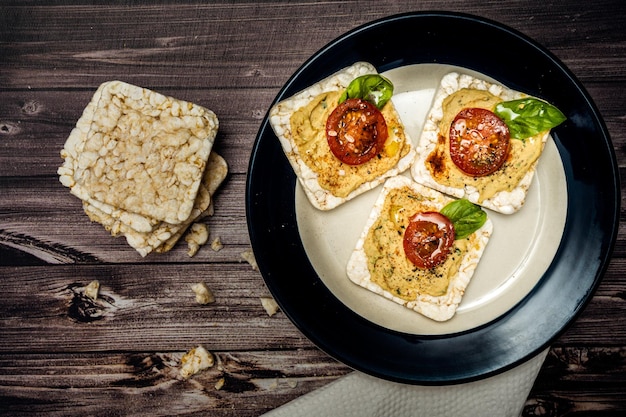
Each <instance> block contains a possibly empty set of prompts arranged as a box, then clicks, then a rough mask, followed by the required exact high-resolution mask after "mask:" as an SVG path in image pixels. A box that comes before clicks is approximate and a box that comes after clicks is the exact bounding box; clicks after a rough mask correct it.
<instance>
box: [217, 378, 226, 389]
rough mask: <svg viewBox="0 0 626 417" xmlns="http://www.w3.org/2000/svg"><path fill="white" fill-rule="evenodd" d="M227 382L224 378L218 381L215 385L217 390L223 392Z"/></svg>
mask: <svg viewBox="0 0 626 417" xmlns="http://www.w3.org/2000/svg"><path fill="white" fill-rule="evenodd" d="M225 382H226V380H225V379H224V378H220V379H218V380H217V382H216V383H215V389H216V390H218V391H219V390H221V389H222V387H223V386H224V383H225Z"/></svg>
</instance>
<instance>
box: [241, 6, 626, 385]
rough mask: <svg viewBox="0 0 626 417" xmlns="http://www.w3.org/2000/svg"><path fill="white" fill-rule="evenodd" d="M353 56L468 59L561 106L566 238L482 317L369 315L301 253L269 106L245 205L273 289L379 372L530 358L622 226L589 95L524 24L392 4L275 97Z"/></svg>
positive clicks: (594, 282) (436, 376) (327, 337)
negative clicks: (455, 326) (525, 288)
mask: <svg viewBox="0 0 626 417" xmlns="http://www.w3.org/2000/svg"><path fill="white" fill-rule="evenodd" d="M451 28H454V30H451ZM459 33H463V34H466V35H467V36H471V38H472V41H471V44H472V45H481V50H482V51H497V53H493V54H487V53H480V54H477V53H476V51H474V50H472V49H471V48H468V46H467V45H468V44H467V43H466V42H459V38H458V35H457V34H459ZM356 61H368V62H370V63H372V64H373V65H375V66H376V68H377V69H378V70H379V72H383V71H387V70H389V69H392V68H396V67H400V66H404V65H409V64H419V63H439V64H452V65H457V66H461V67H466V68H470V69H473V70H476V71H479V72H482V73H484V74H486V75H488V76H490V77H493V78H495V79H497V80H499V81H501V82H502V83H504V84H505V85H508V86H509V87H511V88H513V89H517V90H520V91H525V92H527V93H529V94H531V95H535V96H538V97H543V98H545V99H547V100H548V101H550V102H552V103H553V104H555V105H556V106H557V107H558V108H560V109H561V110H562V111H563V112H564V113H565V115H566V116H567V117H568V120H567V121H566V122H565V123H564V124H563V125H561V126H559V127H558V128H557V129H555V130H554V131H553V138H554V140H555V142H556V145H557V148H558V150H559V153H560V154H561V158H562V160H563V165H564V169H565V175H566V179H567V195H568V212H567V219H566V224H565V230H564V233H563V238H562V241H561V245H560V246H559V249H558V252H557V254H556V256H555V258H554V260H553V262H552V264H551V266H550V267H549V269H548V270H547V272H546V273H545V274H544V276H543V277H542V278H541V280H540V281H539V283H538V284H537V285H536V287H535V288H534V289H533V290H532V291H531V292H530V294H529V295H528V296H527V297H525V298H524V299H523V300H522V301H521V302H520V303H519V304H518V305H516V306H515V307H513V308H512V309H511V310H510V311H508V312H507V313H506V314H504V315H502V316H501V317H499V318H498V319H497V320H495V321H493V322H491V323H489V324H487V325H485V326H482V327H480V328H476V329H472V330H469V331H467V332H462V333H455V334H450V335H444V336H418V335H412V334H403V333H399V332H396V331H391V330H389V329H386V328H383V327H381V326H378V325H376V324H373V323H371V322H369V321H367V320H366V319H364V318H362V317H361V316H359V315H357V314H356V313H354V312H353V311H352V310H350V309H349V308H347V307H346V306H345V305H344V304H343V303H342V302H340V301H339V300H338V299H337V298H336V297H335V296H334V295H333V294H332V293H331V292H330V291H329V290H328V288H327V287H326V286H325V285H324V284H323V283H322V281H321V280H320V279H319V277H318V276H317V274H316V272H315V270H314V269H313V266H312V265H311V263H310V261H309V259H308V258H307V254H306V252H305V250H304V249H303V246H302V242H301V240H300V235H299V233H298V225H297V224H296V213H295V197H294V192H295V182H296V178H295V175H294V173H293V171H292V169H291V167H290V165H289V164H288V162H287V159H286V157H285V156H284V153H283V151H282V148H281V146H280V143H279V141H278V139H277V138H276V136H275V135H274V133H273V131H272V129H271V127H270V125H269V123H268V119H267V117H266V118H265V120H264V121H263V123H262V125H261V128H260V130H259V133H258V136H257V138H256V142H255V145H254V149H253V152H252V157H251V160H250V165H249V170H248V178H247V186H246V187H247V188H246V210H247V217H248V229H249V232H250V239H251V242H252V247H253V249H254V253H255V255H256V259H257V262H258V265H259V269H260V271H261V274H262V275H263V277H264V279H265V282H266V284H267V286H268V288H269V290H270V291H271V292H272V294H273V296H274V297H275V299H276V300H277V302H278V303H279V305H280V307H281V309H282V310H283V311H284V312H285V313H286V314H287V316H288V317H289V318H290V319H291V320H292V321H293V323H294V324H295V325H296V326H297V327H298V328H299V329H300V331H302V333H303V334H305V335H306V336H307V337H308V338H309V339H310V340H311V341H313V342H314V343H315V344H316V345H317V346H318V347H319V348H321V349H322V350H323V351H325V352H326V353H328V354H329V355H331V356H332V357H334V358H336V359H337V360H339V361H341V362H343V363H345V364H347V365H348V366H350V367H352V368H354V369H357V370H360V371H363V372H365V373H368V374H371V375H374V376H377V377H381V378H385V379H389V380H393V381H399V382H405V383H415V384H451V383H460V382H467V381H471V380H476V379H480V378H484V377H487V376H490V375H493V374H496V373H499V372H502V371H504V370H506V369H509V368H511V367H513V366H515V365H517V364H519V363H521V362H523V361H525V360H527V359H529V358H530V357H531V356H533V355H535V354H536V353H538V352H539V351H541V350H542V349H544V348H546V347H547V346H548V345H549V344H550V343H551V342H552V341H553V340H554V339H555V338H556V337H558V336H559V334H561V332H563V331H564V329H565V328H566V327H567V326H568V324H570V323H571V322H572V321H573V320H574V319H575V317H576V316H577V315H578V314H579V313H580V311H581V310H582V309H583V307H584V306H585V305H586V303H587V302H588V300H589V299H590V298H591V296H592V294H593V293H594V291H595V289H596V287H597V286H598V284H599V282H600V279H601V277H602V275H603V273H604V271H605V269H606V266H607V264H608V260H609V259H610V255H611V253H612V250H613V246H614V242H615V238H616V234H617V226H618V214H619V201H620V199H619V184H618V174H617V163H616V160H615V155H614V151H613V148H612V145H611V140H610V138H609V134H608V131H607V129H606V126H605V124H604V122H603V121H602V119H601V117H600V115H599V113H598V111H597V109H596V107H595V105H594V104H593V102H592V100H591V98H590V97H589V95H588V93H587V92H586V91H585V89H584V88H583V87H582V85H581V84H580V82H578V81H577V80H576V78H575V77H574V76H573V75H572V73H571V72H570V71H569V70H568V69H567V68H566V67H565V66H564V65H563V64H562V63H561V62H560V61H559V60H558V59H556V58H555V57H554V56H553V55H552V54H551V53H549V52H548V51H546V50H545V49H544V48H542V47H541V46H540V45H538V44H537V43H536V42H534V41H533V40H531V39H529V38H527V37H526V36H524V35H522V34H520V33H518V32H516V31H514V30H512V29H510V28H507V27H505V26H502V25H500V24H498V23H495V22H492V21H488V20H484V19H482V18H478V17H475V16H469V15H463V14H452V13H440V12H437V13H410V14H403V15H397V16H392V17H389V18H385V19H381V20H377V21H374V22H372V23H369V24H366V25H364V26H361V27H359V28H357V29H355V30H352V31H350V32H348V33H347V34H345V35H343V36H341V37H340V38H338V39H337V40H335V41H333V42H331V43H330V44H328V45H327V46H326V47H324V48H323V49H321V50H320V51H319V52H317V53H316V54H315V55H313V56H312V57H311V58H310V59H309V60H308V61H307V62H305V63H304V65H302V67H300V68H299V69H298V70H297V71H296V73H295V74H294V75H293V76H292V77H291V78H290V79H289V81H288V82H287V84H286V85H285V86H284V87H283V88H282V89H281V91H280V92H279V94H278V96H277V97H276V99H275V101H274V103H275V102H277V101H279V100H281V99H284V98H287V97H289V96H291V95H293V94H295V93H297V92H298V91H300V90H303V89H305V88H306V87H308V86H310V85H311V84H313V83H315V82H317V81H319V80H320V79H322V78H324V77H326V76H328V75H330V74H332V73H334V72H336V71H338V70H340V69H342V68H344V67H347V66H349V65H351V64H353V63H354V62H356ZM346 279H347V278H346Z"/></svg>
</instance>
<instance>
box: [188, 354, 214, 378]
mask: <svg viewBox="0 0 626 417" xmlns="http://www.w3.org/2000/svg"><path fill="white" fill-rule="evenodd" d="M214 363H215V360H214V358H213V355H212V354H211V353H210V352H209V351H207V350H206V349H205V348H204V347H203V346H198V347H196V348H193V349H191V350H190V351H189V352H187V353H185V354H184V355H183V357H182V358H181V359H180V376H181V377H183V379H187V378H189V377H190V376H192V375H195V374H197V373H198V372H200V371H203V370H205V369H208V368H210V367H212V366H213V364H214Z"/></svg>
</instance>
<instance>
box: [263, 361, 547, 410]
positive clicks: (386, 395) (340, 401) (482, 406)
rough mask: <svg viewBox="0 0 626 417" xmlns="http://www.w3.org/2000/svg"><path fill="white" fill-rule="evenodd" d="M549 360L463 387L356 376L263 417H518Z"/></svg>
mask: <svg viewBox="0 0 626 417" xmlns="http://www.w3.org/2000/svg"><path fill="white" fill-rule="evenodd" d="M547 354H548V349H546V350H545V351H543V352H541V353H540V354H538V355H537V356H535V357H533V358H532V359H530V360H528V361H527V362H525V363H523V364H521V365H519V366H517V367H516V368H513V369H510V370H508V371H505V372H503V373H501V374H498V375H495V376H492V377H489V378H486V379H482V380H479V381H473V382H469V383H465V384H459V385H447V386H422V385H419V386H417V385H406V384H400V383H396V382H390V381H386V380H382V379H378V378H375V377H372V376H369V375H366V374H364V373H361V372H357V371H355V372H352V373H350V374H348V375H346V376H343V377H341V378H339V379H337V380H336V381H334V382H331V383H330V384H328V385H326V386H324V387H322V388H320V389H318V390H315V391H313V392H311V393H309V394H306V395H303V396H302V397H299V398H296V399H295V400H293V401H291V402H289V403H287V404H285V405H283V406H281V407H279V408H277V409H275V410H272V411H270V412H268V413H266V414H264V415H263V417H283V416H284V417H312V416H315V417H334V416H337V417H350V416H354V417H387V416H393V417H421V416H425V417H437V416H442V417H457V416H463V417H472V416H489V417H518V416H520V415H521V413H522V411H523V408H524V403H525V402H526V399H527V398H528V394H529V392H530V390H531V388H532V386H533V383H534V382H535V379H536V378H537V374H538V373H539V370H540V369H541V365H542V364H543V361H544V359H545V358H546V355H547Z"/></svg>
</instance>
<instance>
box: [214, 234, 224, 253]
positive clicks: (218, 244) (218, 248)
mask: <svg viewBox="0 0 626 417" xmlns="http://www.w3.org/2000/svg"><path fill="white" fill-rule="evenodd" d="M223 247H224V244H222V239H221V238H220V237H219V236H217V237H216V238H215V239H213V241H212V242H211V249H213V250H214V251H215V252H219V251H221V250H222V248H223Z"/></svg>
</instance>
